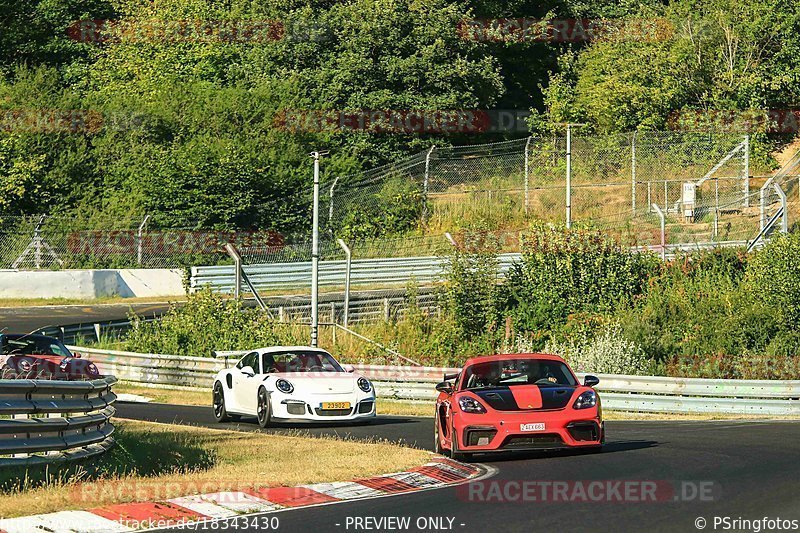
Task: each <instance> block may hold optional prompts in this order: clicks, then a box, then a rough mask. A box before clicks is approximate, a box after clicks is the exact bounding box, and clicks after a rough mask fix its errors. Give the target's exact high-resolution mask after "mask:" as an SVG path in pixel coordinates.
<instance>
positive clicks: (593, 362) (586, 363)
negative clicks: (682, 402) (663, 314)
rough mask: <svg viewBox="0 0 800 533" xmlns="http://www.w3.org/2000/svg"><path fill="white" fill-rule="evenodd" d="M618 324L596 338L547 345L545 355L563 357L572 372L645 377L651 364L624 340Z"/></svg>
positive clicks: (636, 348) (588, 337)
mask: <svg viewBox="0 0 800 533" xmlns="http://www.w3.org/2000/svg"><path fill="white" fill-rule="evenodd" d="M621 333H622V331H621V328H620V326H619V324H611V325H610V326H609V327H607V328H606V329H604V330H603V331H602V332H601V333H600V334H599V335H597V336H594V337H591V336H589V335H585V334H584V335H583V336H582V337H579V338H577V339H572V340H570V341H567V342H558V341H549V342H548V343H547V344H546V345H545V348H544V351H545V352H547V353H553V354H556V355H560V356H562V357H564V358H565V359H566V360H567V362H569V364H570V365H571V366H572V369H573V370H574V371H575V372H596V373H602V374H634V375H637V374H648V373H650V372H651V371H652V370H653V367H654V365H653V360H652V359H650V358H649V357H648V356H647V354H645V352H644V350H642V347H641V346H639V345H638V344H636V343H635V342H633V341H631V340H629V339H627V338H625V337H624V336H623V335H622V334H621Z"/></svg>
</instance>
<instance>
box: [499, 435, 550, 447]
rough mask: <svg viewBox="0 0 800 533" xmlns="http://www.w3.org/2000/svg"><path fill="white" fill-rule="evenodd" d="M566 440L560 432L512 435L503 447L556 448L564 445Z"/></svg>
mask: <svg viewBox="0 0 800 533" xmlns="http://www.w3.org/2000/svg"><path fill="white" fill-rule="evenodd" d="M563 445H564V441H563V440H561V437H560V436H559V435H558V433H542V434H541V435H516V436H515V435H512V436H510V437H508V438H507V439H506V440H505V442H504V443H503V445H502V447H503V448H507V449H512V450H513V449H514V448H526V449H528V448H554V447H559V446H563Z"/></svg>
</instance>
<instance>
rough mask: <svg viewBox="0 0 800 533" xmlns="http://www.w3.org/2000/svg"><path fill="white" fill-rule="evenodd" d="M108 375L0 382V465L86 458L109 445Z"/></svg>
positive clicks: (111, 400)
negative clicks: (87, 378) (74, 378)
mask: <svg viewBox="0 0 800 533" xmlns="http://www.w3.org/2000/svg"><path fill="white" fill-rule="evenodd" d="M116 382H117V378H116V377H114V376H106V377H103V378H100V379H95V380H92V381H61V380H28V379H3V380H0V415H2V416H1V417H0V467H9V466H26V465H33V464H43V463H56V462H63V461H73V460H79V459H86V458H89V457H93V456H96V455H100V454H102V453H104V452H106V451H107V450H108V449H110V448H111V447H112V446H113V445H114V438H113V436H112V435H113V433H114V425H113V424H112V422H111V417H112V416H113V415H114V407H113V403H114V401H115V400H116V399H117V397H116V395H115V394H114V392H113V391H112V386H113V385H114V383H116Z"/></svg>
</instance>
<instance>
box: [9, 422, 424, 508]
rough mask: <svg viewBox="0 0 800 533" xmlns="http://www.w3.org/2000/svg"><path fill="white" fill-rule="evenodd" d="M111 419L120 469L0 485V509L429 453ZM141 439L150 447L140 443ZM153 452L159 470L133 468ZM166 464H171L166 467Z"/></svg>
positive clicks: (410, 463)
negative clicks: (17, 485) (25, 484)
mask: <svg viewBox="0 0 800 533" xmlns="http://www.w3.org/2000/svg"><path fill="white" fill-rule="evenodd" d="M117 425H118V426H119V428H120V432H119V433H120V439H119V445H118V446H117V447H116V448H114V449H112V450H111V451H110V452H109V454H107V455H108V456H107V457H104V458H103V459H102V461H105V462H106V463H108V464H110V465H114V466H119V465H120V464H122V465H123V468H126V469H127V470H125V471H124V472H123V473H121V474H120V473H118V474H110V475H105V476H101V477H100V478H98V479H91V476H88V475H84V476H81V475H78V474H73V475H72V476H71V477H69V478H67V479H61V480H57V481H51V482H49V483H46V484H44V485H41V486H38V487H35V488H25V487H22V488H19V489H14V490H10V491H8V490H7V491H6V492H4V493H2V494H1V495H0V516H3V517H7V518H10V517H15V516H22V515H31V514H37V513H50V512H54V511H60V510H69V509H89V508H93V507H97V506H100V505H109V504H114V503H126V502H135V501H154V500H164V499H168V498H175V497H179V496H186V495H190V494H202V493H208V492H214V491H220V490H241V489H250V488H255V489H258V488H265V487H273V486H295V485H301V484H307V483H317V482H331V481H346V480H350V479H354V478H359V477H366V476H373V475H378V474H384V473H389V472H396V471H402V470H405V469H408V468H411V467H415V466H419V465H421V464H423V463H425V462H426V461H427V460H428V459H429V458H430V453H429V452H425V451H422V450H418V449H412V448H406V447H403V446H399V445H396V444H390V443H386V442H370V443H367V442H354V441H344V440H337V439H333V438H316V437H315V438H312V437H304V436H286V435H266V434H263V433H241V432H235V431H223V430H216V429H206V428H197V427H190V426H175V425H167V424H155V423H150V422H138V421H128V420H125V421H123V420H118V421H117ZM143 442H144V443H146V444H142V443H143ZM143 446H149V447H150V448H152V449H141V448H142V447H143ZM126 448H127V449H126ZM110 454H114V455H113V456H111V455H110ZM165 455H166V456H167V457H164V456H165ZM157 456H161V457H159V460H161V461H162V462H164V464H165V468H164V470H165V473H152V474H151V475H141V474H138V473H137V472H136V471H135V466H136V464H137V462H140V463H142V464H145V462H152V460H153V458H154V457H157ZM170 464H172V465H173V468H172V469H170V468H168V466H169V465H170Z"/></svg>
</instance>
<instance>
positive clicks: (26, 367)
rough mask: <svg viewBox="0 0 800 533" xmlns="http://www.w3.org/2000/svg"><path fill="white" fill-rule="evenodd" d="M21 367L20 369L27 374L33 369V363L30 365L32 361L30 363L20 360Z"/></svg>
mask: <svg viewBox="0 0 800 533" xmlns="http://www.w3.org/2000/svg"><path fill="white" fill-rule="evenodd" d="M19 367H20V368H21V369H22V370H24V371H26V372H27V371H28V370H30V369H31V363H30V361H28V360H27V359H20V361H19Z"/></svg>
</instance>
